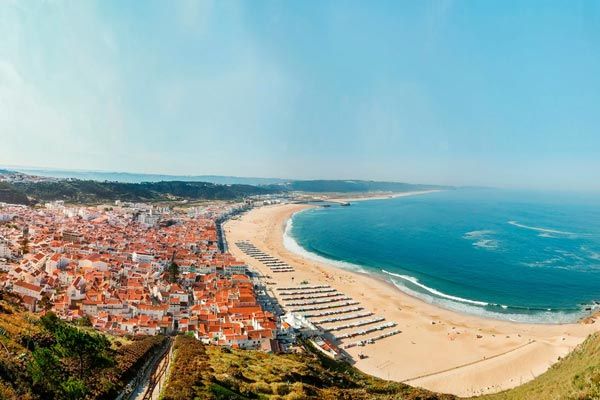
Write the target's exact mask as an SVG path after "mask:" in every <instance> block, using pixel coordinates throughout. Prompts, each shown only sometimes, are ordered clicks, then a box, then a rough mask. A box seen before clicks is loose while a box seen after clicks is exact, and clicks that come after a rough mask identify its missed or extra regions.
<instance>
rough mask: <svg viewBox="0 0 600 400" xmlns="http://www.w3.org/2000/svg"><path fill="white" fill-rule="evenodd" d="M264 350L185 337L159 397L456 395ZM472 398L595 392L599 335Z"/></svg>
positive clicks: (581, 396) (592, 395)
mask: <svg viewBox="0 0 600 400" xmlns="http://www.w3.org/2000/svg"><path fill="white" fill-rule="evenodd" d="M308 350H309V351H308V352H306V353H304V354H278V355H275V354H266V353H263V352H258V351H249V350H235V349H233V350H228V349H224V348H219V347H214V346H203V345H202V344H201V343H200V342H198V341H196V340H194V339H193V338H190V337H187V336H179V337H177V340H176V342H175V357H174V359H173V363H172V366H171V371H170V376H169V380H168V382H167V386H166V388H165V389H164V391H163V393H162V400H183V399H192V398H201V399H214V400H216V399H223V400H224V399H233V400H243V399H257V398H258V399H271V400H272V399H287V400H291V399H320V400H329V399H331V400H334V399H346V400H366V399H376V400H377V399H406V400H411V399H412V400H416V399H422V400H425V399H428V400H435V399H440V400H446V399H457V398H456V397H454V396H452V395H445V394H436V393H431V392H429V391H426V390H424V389H419V388H413V387H410V386H408V385H405V384H402V383H396V382H389V381H385V380H382V379H378V378H374V377H372V376H369V375H367V374H364V373H362V372H360V371H358V370H357V369H355V368H353V367H351V366H349V365H347V364H344V363H339V362H334V361H331V360H329V359H327V358H324V357H322V356H320V355H319V354H317V353H316V352H312V351H311V350H310V349H308ZM472 399H477V400H539V399H561V400H563V399H564V400H588V399H589V400H592V399H600V335H598V334H596V335H594V336H591V337H590V338H588V340H586V341H585V342H584V343H583V344H582V345H581V346H579V347H578V348H577V349H576V350H575V351H574V352H573V353H571V354H570V355H569V356H567V357H566V358H565V359H563V360H562V361H560V362H559V363H557V364H555V365H554V366H553V367H552V368H550V370H548V371H547V372H546V373H544V374H542V375H541V376H539V377H538V378H536V379H534V380H533V381H531V382H529V383H526V384H524V385H522V386H520V387H517V388H515V389H511V390H508V391H505V392H501V393H498V394H494V395H487V396H481V397H476V398H472Z"/></svg>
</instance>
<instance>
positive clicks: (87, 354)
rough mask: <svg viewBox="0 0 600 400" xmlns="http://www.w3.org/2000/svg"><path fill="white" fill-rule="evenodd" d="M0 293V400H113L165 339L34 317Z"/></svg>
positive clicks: (54, 318)
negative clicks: (127, 335)
mask: <svg viewBox="0 0 600 400" xmlns="http://www.w3.org/2000/svg"><path fill="white" fill-rule="evenodd" d="M10 299H11V297H10V296H9V295H7V294H5V293H0V344H1V346H0V399H3V400H4V399H6V400H54V399H57V400H58V399H73V400H76V399H87V400H96V399H98V400H100V399H113V398H115V397H116V396H117V395H118V393H120V392H122V391H123V390H124V388H125V386H126V385H127V383H128V382H129V381H130V380H131V379H132V378H133V377H134V376H135V374H136V373H137V371H138V370H139V369H140V368H141V366H142V365H143V364H144V362H145V360H146V359H148V358H149V357H150V356H151V355H152V354H153V351H154V350H155V349H157V348H158V347H159V346H160V345H161V344H162V343H163V341H164V340H165V338H164V337H160V336H155V337H146V338H142V339H137V340H129V339H126V338H118V339H117V338H114V337H110V336H106V335H102V334H99V333H96V332H94V331H93V330H91V329H89V328H86V327H78V326H75V325H71V324H67V323H65V322H61V321H59V320H58V319H57V318H56V317H55V316H53V314H48V315H47V316H45V317H42V318H38V317H37V316H34V315H31V314H29V313H27V312H25V311H23V310H22V309H20V308H19V307H18V306H16V305H14V304H13V303H12V302H11V301H10Z"/></svg>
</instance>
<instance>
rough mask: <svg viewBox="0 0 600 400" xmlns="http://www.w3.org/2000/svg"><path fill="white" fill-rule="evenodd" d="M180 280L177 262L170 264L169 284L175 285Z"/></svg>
mask: <svg viewBox="0 0 600 400" xmlns="http://www.w3.org/2000/svg"><path fill="white" fill-rule="evenodd" d="M177 279H179V265H177V263H176V262H175V261H171V263H170V264H169V282H171V283H175V282H177Z"/></svg>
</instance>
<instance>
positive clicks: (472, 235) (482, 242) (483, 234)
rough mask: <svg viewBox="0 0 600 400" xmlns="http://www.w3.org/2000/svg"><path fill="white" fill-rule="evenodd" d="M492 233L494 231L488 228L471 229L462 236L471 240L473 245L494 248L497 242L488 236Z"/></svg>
mask: <svg viewBox="0 0 600 400" xmlns="http://www.w3.org/2000/svg"><path fill="white" fill-rule="evenodd" d="M494 233H495V232H494V231H490V230H480V231H471V232H467V233H465V234H464V235H463V238H465V239H467V240H471V241H473V246H475V247H478V248H481V249H488V250H496V249H497V248H498V247H499V242H498V241H497V240H496V239H493V238H490V236H491V235H492V234H494Z"/></svg>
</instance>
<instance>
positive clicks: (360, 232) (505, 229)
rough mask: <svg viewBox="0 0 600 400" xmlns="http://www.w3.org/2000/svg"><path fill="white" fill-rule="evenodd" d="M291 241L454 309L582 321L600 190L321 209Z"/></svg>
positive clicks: (599, 222) (297, 223)
mask: <svg viewBox="0 0 600 400" xmlns="http://www.w3.org/2000/svg"><path fill="white" fill-rule="evenodd" d="M285 243H286V246H287V247H288V248H290V249H291V250H293V251H296V252H300V253H303V254H304V255H305V256H307V257H313V258H325V259H327V261H329V262H331V263H334V264H337V265H338V266H341V267H343V268H350V269H354V270H360V271H362V272H367V273H372V274H378V275H379V276H380V277H383V278H384V279H386V280H388V281H390V282H392V283H394V284H395V285H396V286H397V287H398V288H399V289H400V290H402V291H404V292H407V293H409V294H411V295H414V296H417V297H419V298H421V299H423V300H425V301H428V302H431V303H435V304H438V305H440V306H443V307H446V308H450V309H453V310H457V311H461V312H467V313H473V314H479V315H484V316H487V317H492V318H502V319H509V320H514V321H528V322H555V323H562V322H569V321H574V320H576V319H578V318H580V317H582V316H584V315H585V314H587V313H589V312H590V311H589V310H587V309H589V308H595V307H596V306H597V304H595V302H596V301H600V195H598V194H579V195H578V194H566V193H538V192H536V193H533V192H517V191H508V190H496V189H468V190H467V189H461V190H453V191H444V192H437V193H430V194H425V195H418V196H408V197H399V198H394V199H385V200H369V201H361V202H353V203H352V205H351V206H350V207H341V206H332V207H329V208H314V209H310V210H307V211H304V212H300V213H298V214H296V215H295V216H294V217H293V218H292V220H290V222H289V223H288V227H287V229H286V238H285Z"/></svg>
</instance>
